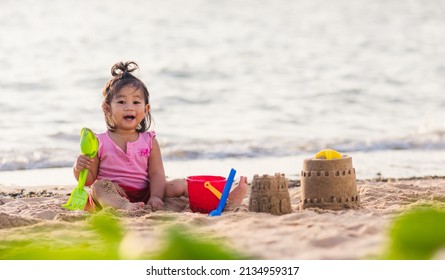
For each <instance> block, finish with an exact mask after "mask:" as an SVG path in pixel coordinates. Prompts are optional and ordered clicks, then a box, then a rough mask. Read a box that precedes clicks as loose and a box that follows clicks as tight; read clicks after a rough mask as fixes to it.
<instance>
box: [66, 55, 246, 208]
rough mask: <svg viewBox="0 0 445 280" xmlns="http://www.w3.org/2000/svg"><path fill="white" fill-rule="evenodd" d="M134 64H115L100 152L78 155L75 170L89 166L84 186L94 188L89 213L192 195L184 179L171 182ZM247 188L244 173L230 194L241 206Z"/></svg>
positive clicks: (156, 204)
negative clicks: (152, 129) (188, 191)
mask: <svg viewBox="0 0 445 280" xmlns="http://www.w3.org/2000/svg"><path fill="white" fill-rule="evenodd" d="M136 69H138V65H137V64H136V63H135V62H132V61H130V62H126V63H123V62H119V63H116V64H115V65H113V67H112V68H111V74H112V76H113V77H112V78H111V79H110V81H109V82H108V83H107V84H106V85H105V87H104V89H103V102H102V111H103V113H104V116H105V122H106V125H107V128H108V129H107V131H106V132H104V133H100V134H97V135H96V136H97V138H98V139H99V151H98V153H97V155H96V156H95V157H94V158H90V157H88V156H86V155H79V156H78V157H77V159H76V161H75V164H74V167H73V171H74V176H75V178H76V179H77V180H78V178H79V173H80V171H82V170H83V169H88V170H89V172H88V177H87V180H86V183H85V185H87V186H90V185H91V190H90V193H89V198H88V203H87V205H86V207H85V209H86V210H88V211H95V210H99V209H101V208H102V207H105V206H111V207H114V208H116V209H126V210H137V209H140V208H143V207H144V205H145V204H149V205H151V207H152V209H153V210H159V209H162V208H163V207H164V202H163V199H164V197H180V196H187V182H186V181H185V180H184V179H177V180H171V181H166V178H165V172H164V165H163V162H162V156H161V150H160V148H159V143H158V141H157V140H156V134H155V132H153V131H148V128H149V127H150V125H151V120H152V117H151V114H150V109H151V108H150V103H149V93H148V90H147V87H146V86H145V84H144V83H143V82H142V81H141V80H139V79H138V78H136V77H135V76H134V75H133V74H131V72H133V71H134V70H136ZM246 192H247V179H246V178H245V177H241V179H240V182H239V184H238V186H237V187H236V188H235V189H234V190H233V191H232V192H231V193H230V195H229V203H231V204H232V205H238V204H240V203H241V201H242V199H243V197H244V196H245V194H246Z"/></svg>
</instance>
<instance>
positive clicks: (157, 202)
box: [147, 196, 164, 211]
mask: <svg viewBox="0 0 445 280" xmlns="http://www.w3.org/2000/svg"><path fill="white" fill-rule="evenodd" d="M147 203H148V204H151V207H152V208H153V210H154V211H156V210H161V209H162V208H164V201H162V199H160V198H159V197H157V196H152V197H150V199H149V200H148V202H147Z"/></svg>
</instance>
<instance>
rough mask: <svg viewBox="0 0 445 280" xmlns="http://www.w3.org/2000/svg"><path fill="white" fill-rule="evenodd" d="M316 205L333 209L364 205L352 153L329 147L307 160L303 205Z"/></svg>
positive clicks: (301, 202) (302, 207) (302, 195)
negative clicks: (340, 151) (359, 191)
mask: <svg viewBox="0 0 445 280" xmlns="http://www.w3.org/2000/svg"><path fill="white" fill-rule="evenodd" d="M312 207H317V208H323V209H331V210H341V209H356V208H359V207H360V198H359V195H358V192H357V182H356V176H355V169H354V168H353V166H352V158H351V157H349V156H347V155H342V154H340V153H339V152H337V151H335V150H332V149H325V150H321V151H320V152H318V153H317V154H316V155H315V157H314V158H309V159H305V160H304V162H303V170H302V171H301V200H300V209H301V210H303V209H306V208H312Z"/></svg>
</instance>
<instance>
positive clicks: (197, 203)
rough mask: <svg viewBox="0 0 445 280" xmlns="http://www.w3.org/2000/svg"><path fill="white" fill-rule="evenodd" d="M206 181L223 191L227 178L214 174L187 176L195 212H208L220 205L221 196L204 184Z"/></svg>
mask: <svg viewBox="0 0 445 280" xmlns="http://www.w3.org/2000/svg"><path fill="white" fill-rule="evenodd" d="M206 182H209V183H210V184H211V185H212V186H213V187H214V188H215V189H217V190H218V191H219V192H220V193H222V192H223V190H224V185H225V184H226V178H224V177H221V176H212V175H198V176H189V177H187V188H188V194H189V204H190V209H191V210H192V211H193V212H200V213H205V214H208V213H210V212H211V211H213V210H215V209H216V207H217V206H218V203H219V198H218V197H217V196H216V195H215V194H213V193H212V192H211V191H210V190H209V189H207V188H206V187H205V186H204V184H205V183H206Z"/></svg>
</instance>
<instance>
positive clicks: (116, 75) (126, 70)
mask: <svg viewBox="0 0 445 280" xmlns="http://www.w3.org/2000/svg"><path fill="white" fill-rule="evenodd" d="M137 69H139V66H138V65H137V64H136V62H134V61H128V62H118V63H116V64H114V65H113V67H111V75H112V76H113V78H111V79H110V80H109V81H108V83H107V84H106V85H105V87H104V89H103V92H102V94H103V97H104V99H103V103H106V104H108V105H110V103H111V100H112V99H113V97H114V96H115V95H116V94H117V93H118V92H119V91H120V90H121V89H122V88H123V87H126V86H129V87H133V88H135V89H136V90H142V92H143V94H144V101H145V104H150V103H149V100H150V94H149V92H148V89H147V87H146V86H145V84H144V83H143V82H142V81H141V80H140V79H138V78H136V77H135V76H133V74H131V72H133V71H135V70H137ZM105 122H106V123H107V127H108V129H109V130H114V129H115V127H114V125H113V124H112V123H110V121H109V120H108V119H107V118H105ZM151 122H152V117H151V114H150V111H148V113H147V115H146V116H145V118H144V119H143V120H142V121H141V123H140V124H139V126H138V127H137V128H136V131H138V132H144V131H147V129H148V128H149V127H150V125H151Z"/></svg>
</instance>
